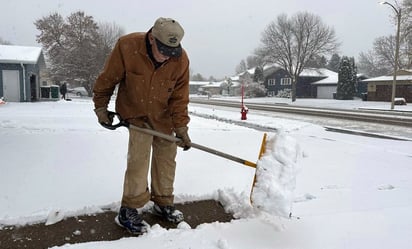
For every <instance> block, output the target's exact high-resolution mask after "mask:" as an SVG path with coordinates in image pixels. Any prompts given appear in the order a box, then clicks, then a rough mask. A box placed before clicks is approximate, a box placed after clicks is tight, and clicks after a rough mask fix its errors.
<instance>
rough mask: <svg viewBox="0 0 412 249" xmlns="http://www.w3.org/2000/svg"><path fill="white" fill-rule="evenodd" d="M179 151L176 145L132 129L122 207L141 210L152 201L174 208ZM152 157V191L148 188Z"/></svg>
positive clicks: (130, 131)
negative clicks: (174, 188)
mask: <svg viewBox="0 0 412 249" xmlns="http://www.w3.org/2000/svg"><path fill="white" fill-rule="evenodd" d="M176 151H177V146H176V144H175V143H172V142H169V141H167V140H164V139H161V138H158V137H154V136H151V135H147V134H144V133H141V132H138V131H136V130H133V129H129V149H128V156H127V169H126V174H125V177H124V185H123V197H122V206H126V207H130V208H140V207H143V206H144V205H145V204H146V203H147V202H148V201H149V200H152V201H154V202H155V203H157V204H158V205H161V206H166V205H173V198H174V196H173V183H174V179H175V169H176V161H175V158H176ZM150 154H152V158H151V159H152V160H151V169H150V170H151V191H150V190H149V187H148V173H149V165H150Z"/></svg>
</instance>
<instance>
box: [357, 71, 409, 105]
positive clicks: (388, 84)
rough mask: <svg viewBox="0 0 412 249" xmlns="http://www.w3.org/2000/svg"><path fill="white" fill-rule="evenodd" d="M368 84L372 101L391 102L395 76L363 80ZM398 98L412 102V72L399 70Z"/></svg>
mask: <svg viewBox="0 0 412 249" xmlns="http://www.w3.org/2000/svg"><path fill="white" fill-rule="evenodd" d="M363 82H366V83H367V90H368V95H367V99H368V100H370V101H391V98H392V84H393V75H385V76H380V77H376V78H370V79H366V80H363ZM395 93H396V94H395V97H396V98H404V99H405V100H406V102H408V103H410V102H412V70H399V71H398V72H397V74H396V90H395Z"/></svg>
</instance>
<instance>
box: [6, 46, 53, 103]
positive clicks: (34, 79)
mask: <svg viewBox="0 0 412 249" xmlns="http://www.w3.org/2000/svg"><path fill="white" fill-rule="evenodd" d="M45 68H46V64H45V60H44V55H43V52H42V49H41V48H40V47H25V46H14V45H0V97H4V99H5V100H6V101H10V102H30V101H36V100H38V99H39V98H40V82H41V74H42V71H44V70H45Z"/></svg>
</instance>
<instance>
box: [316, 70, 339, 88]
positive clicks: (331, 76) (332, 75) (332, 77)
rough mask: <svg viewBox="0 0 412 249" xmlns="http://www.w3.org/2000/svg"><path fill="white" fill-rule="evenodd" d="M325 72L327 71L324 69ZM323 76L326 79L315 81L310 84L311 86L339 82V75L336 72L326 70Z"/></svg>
mask: <svg viewBox="0 0 412 249" xmlns="http://www.w3.org/2000/svg"><path fill="white" fill-rule="evenodd" d="M325 70H327V69H325ZM323 73H325V74H323V75H324V76H326V78H324V79H321V80H318V81H315V82H313V83H312V85H329V84H337V83H338V80H339V75H338V73H336V72H333V71H330V70H327V71H324V72H323Z"/></svg>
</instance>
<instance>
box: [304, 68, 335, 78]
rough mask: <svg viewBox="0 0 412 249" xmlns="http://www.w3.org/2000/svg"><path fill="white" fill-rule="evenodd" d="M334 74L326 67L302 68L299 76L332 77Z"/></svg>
mask: <svg viewBox="0 0 412 249" xmlns="http://www.w3.org/2000/svg"><path fill="white" fill-rule="evenodd" d="M335 75H337V73H336V72H333V71H331V70H329V69H326V68H304V69H303V71H302V72H301V73H300V75H299V77H334V76H335Z"/></svg>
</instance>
